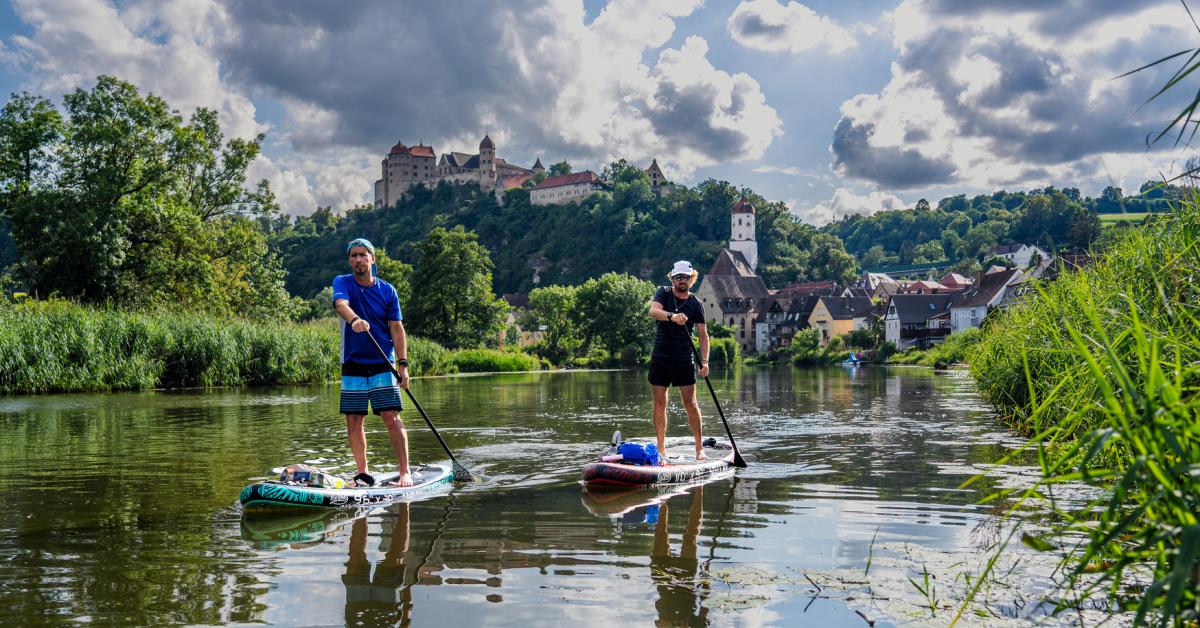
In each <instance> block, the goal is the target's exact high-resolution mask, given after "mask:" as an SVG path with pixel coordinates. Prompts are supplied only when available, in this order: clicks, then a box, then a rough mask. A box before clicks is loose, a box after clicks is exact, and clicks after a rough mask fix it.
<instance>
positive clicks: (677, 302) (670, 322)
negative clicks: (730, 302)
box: [649, 261, 708, 460]
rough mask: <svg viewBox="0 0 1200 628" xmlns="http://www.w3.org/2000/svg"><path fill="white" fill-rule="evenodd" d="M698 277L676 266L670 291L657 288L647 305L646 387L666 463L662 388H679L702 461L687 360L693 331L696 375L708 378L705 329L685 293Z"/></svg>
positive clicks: (687, 265) (698, 308)
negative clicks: (650, 328)
mask: <svg viewBox="0 0 1200 628" xmlns="http://www.w3.org/2000/svg"><path fill="white" fill-rule="evenodd" d="M699 275H700V273H698V272H696V271H695V270H694V269H693V268H692V264H691V262H685V261H679V262H675V266H674V267H673V268H671V272H670V273H669V274H668V277H670V279H671V287H670V288H666V287H662V288H659V289H658V292H656V293H655V294H654V300H653V301H651V302H650V317H651V318H653V319H654V320H656V321H658V323H657V326H656V327H657V328H656V330H655V333H654V351H653V352H651V354H650V377H649V379H650V388H651V390H652V391H653V392H654V432H655V435H656V436H657V438H658V451H659V453H660V455H661V456H662V459H663V460H665V459H666V454H667V449H666V446H665V443H664V441H665V440H666V436H667V388H669V387H670V386H672V385H674V386H678V387H679V396H680V398H681V399H682V400H683V408H684V409H685V410H687V415H688V426H689V427H691V428H692V437H693V438H694V439H695V441H696V460H705V459H706V457H705V456H704V445H702V444H701V441H702V438H701V430H700V406H699V404H697V403H696V370H695V365H694V363H693V357H692V329H693V328H695V329H696V332H697V335H699V336H700V377H708V328H707V327H706V326H705V324H704V321H705V318H704V305H703V304H701V303H700V299H697V298H696V297H695V295H693V294H692V293H691V292H689V290H690V289H691V287H692V286H693V285H694V284H695V283H696V277H698V276H699Z"/></svg>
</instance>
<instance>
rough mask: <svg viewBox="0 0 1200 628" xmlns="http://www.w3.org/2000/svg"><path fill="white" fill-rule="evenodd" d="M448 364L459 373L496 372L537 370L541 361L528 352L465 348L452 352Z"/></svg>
mask: <svg viewBox="0 0 1200 628" xmlns="http://www.w3.org/2000/svg"><path fill="white" fill-rule="evenodd" d="M447 364H448V365H449V366H450V367H451V368H453V369H454V370H453V371H452V372H458V373H495V372H503V371H536V370H538V369H539V368H541V361H540V360H538V359H537V358H536V357H534V356H532V355H529V354H527V353H516V352H511V351H496V350H495V349H464V350H461V351H455V352H454V353H451V354H450V355H449V357H448V359H447Z"/></svg>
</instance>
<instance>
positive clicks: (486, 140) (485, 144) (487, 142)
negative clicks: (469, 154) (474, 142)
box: [479, 133, 496, 150]
mask: <svg viewBox="0 0 1200 628" xmlns="http://www.w3.org/2000/svg"><path fill="white" fill-rule="evenodd" d="M479 148H480V150H482V149H484V148H492V149H494V148H496V143H495V142H493V141H492V138H490V137H488V135H487V134H486V133H484V135H483V141H481V142H479Z"/></svg>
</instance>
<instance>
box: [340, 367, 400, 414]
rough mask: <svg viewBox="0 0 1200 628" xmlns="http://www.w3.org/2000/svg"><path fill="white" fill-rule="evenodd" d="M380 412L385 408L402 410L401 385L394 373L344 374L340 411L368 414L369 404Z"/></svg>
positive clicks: (375, 410) (372, 408) (376, 411)
mask: <svg viewBox="0 0 1200 628" xmlns="http://www.w3.org/2000/svg"><path fill="white" fill-rule="evenodd" d="M368 403H370V404H371V410H373V411H374V412H375V414H379V413H380V412H383V411H384V410H397V411H399V410H401V409H403V408H404V401H403V400H402V399H401V398H400V385H399V383H398V382H396V376H395V375H392V373H391V372H390V371H389V372H386V373H379V374H377V375H370V376H361V375H343V376H342V398H341V402H340V405H339V409H338V411H339V412H341V413H342V414H367V404H368Z"/></svg>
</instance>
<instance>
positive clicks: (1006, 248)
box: [987, 244, 1050, 268]
mask: <svg viewBox="0 0 1200 628" xmlns="http://www.w3.org/2000/svg"><path fill="white" fill-rule="evenodd" d="M1035 255H1036V256H1037V258H1038V260H1039V261H1041V262H1045V261H1046V260H1048V259H1050V254H1049V253H1047V252H1045V251H1043V250H1042V249H1041V248H1039V247H1038V246H1036V245H1034V246H1030V245H1028V244H997V245H996V246H993V247H992V248H991V249H989V250H988V253H987V257H1003V258H1004V259H1006V260H1008V261H1010V262H1012V263H1013V265H1014V266H1016V267H1017V268H1028V267H1029V263H1030V262H1031V261H1033V258H1034V256H1035Z"/></svg>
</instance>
